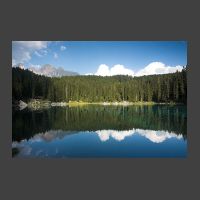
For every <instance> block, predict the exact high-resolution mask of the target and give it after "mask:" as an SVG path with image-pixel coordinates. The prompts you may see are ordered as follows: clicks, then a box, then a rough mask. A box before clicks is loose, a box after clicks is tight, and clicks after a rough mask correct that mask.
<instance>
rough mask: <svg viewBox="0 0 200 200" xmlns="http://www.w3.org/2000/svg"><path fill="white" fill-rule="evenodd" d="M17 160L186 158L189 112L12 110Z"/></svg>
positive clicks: (128, 108) (164, 108) (118, 108)
mask: <svg viewBox="0 0 200 200" xmlns="http://www.w3.org/2000/svg"><path fill="white" fill-rule="evenodd" d="M12 149H13V156H14V157H51V158H54V157H55V158H66V157H70V158H74V157H79V158H82V157H93V158H96V157H186V155H187V109H186V106H169V105H154V106H96V105H88V106H80V107H52V108H48V109H41V110H29V109H28V108H26V109H24V110H21V111H19V110H18V111H16V110H13V124H12Z"/></svg>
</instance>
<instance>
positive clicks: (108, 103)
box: [67, 101, 178, 106]
mask: <svg viewBox="0 0 200 200" xmlns="http://www.w3.org/2000/svg"><path fill="white" fill-rule="evenodd" d="M91 104H92V105H176V104H178V103H175V102H165V103H157V102H153V101H137V102H128V101H124V102H123V101H121V102H119V101H118V102H117V101H114V102H84V101H69V102H68V103H67V105H69V106H84V105H91Z"/></svg>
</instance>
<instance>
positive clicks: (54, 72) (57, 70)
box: [28, 64, 79, 77]
mask: <svg viewBox="0 0 200 200" xmlns="http://www.w3.org/2000/svg"><path fill="white" fill-rule="evenodd" d="M28 69H29V70H30V71H32V72H34V73H35V74H39V75H44V76H48V77H61V76H78V75H79V74H78V73H77V72H72V71H67V70H65V69H63V68H62V67H54V66H52V65H49V64H46V65H43V66H41V67H34V66H31V67H29V68H28Z"/></svg>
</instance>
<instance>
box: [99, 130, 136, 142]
mask: <svg viewBox="0 0 200 200" xmlns="http://www.w3.org/2000/svg"><path fill="white" fill-rule="evenodd" d="M96 133H97V135H98V136H99V138H100V140H101V141H106V140H109V138H110V137H112V138H114V139H115V140H118V141H121V140H124V138H125V137H127V136H130V135H133V134H134V131H133V130H129V131H116V130H101V131H96Z"/></svg>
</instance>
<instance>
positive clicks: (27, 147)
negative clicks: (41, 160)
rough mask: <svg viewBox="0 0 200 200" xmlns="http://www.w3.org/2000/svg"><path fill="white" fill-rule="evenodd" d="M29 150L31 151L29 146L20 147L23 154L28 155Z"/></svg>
mask: <svg viewBox="0 0 200 200" xmlns="http://www.w3.org/2000/svg"><path fill="white" fill-rule="evenodd" d="M31 151H32V148H31V147H30V146H24V147H23V148H22V150H21V153H22V154H23V155H26V156H28V155H30V154H31Z"/></svg>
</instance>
